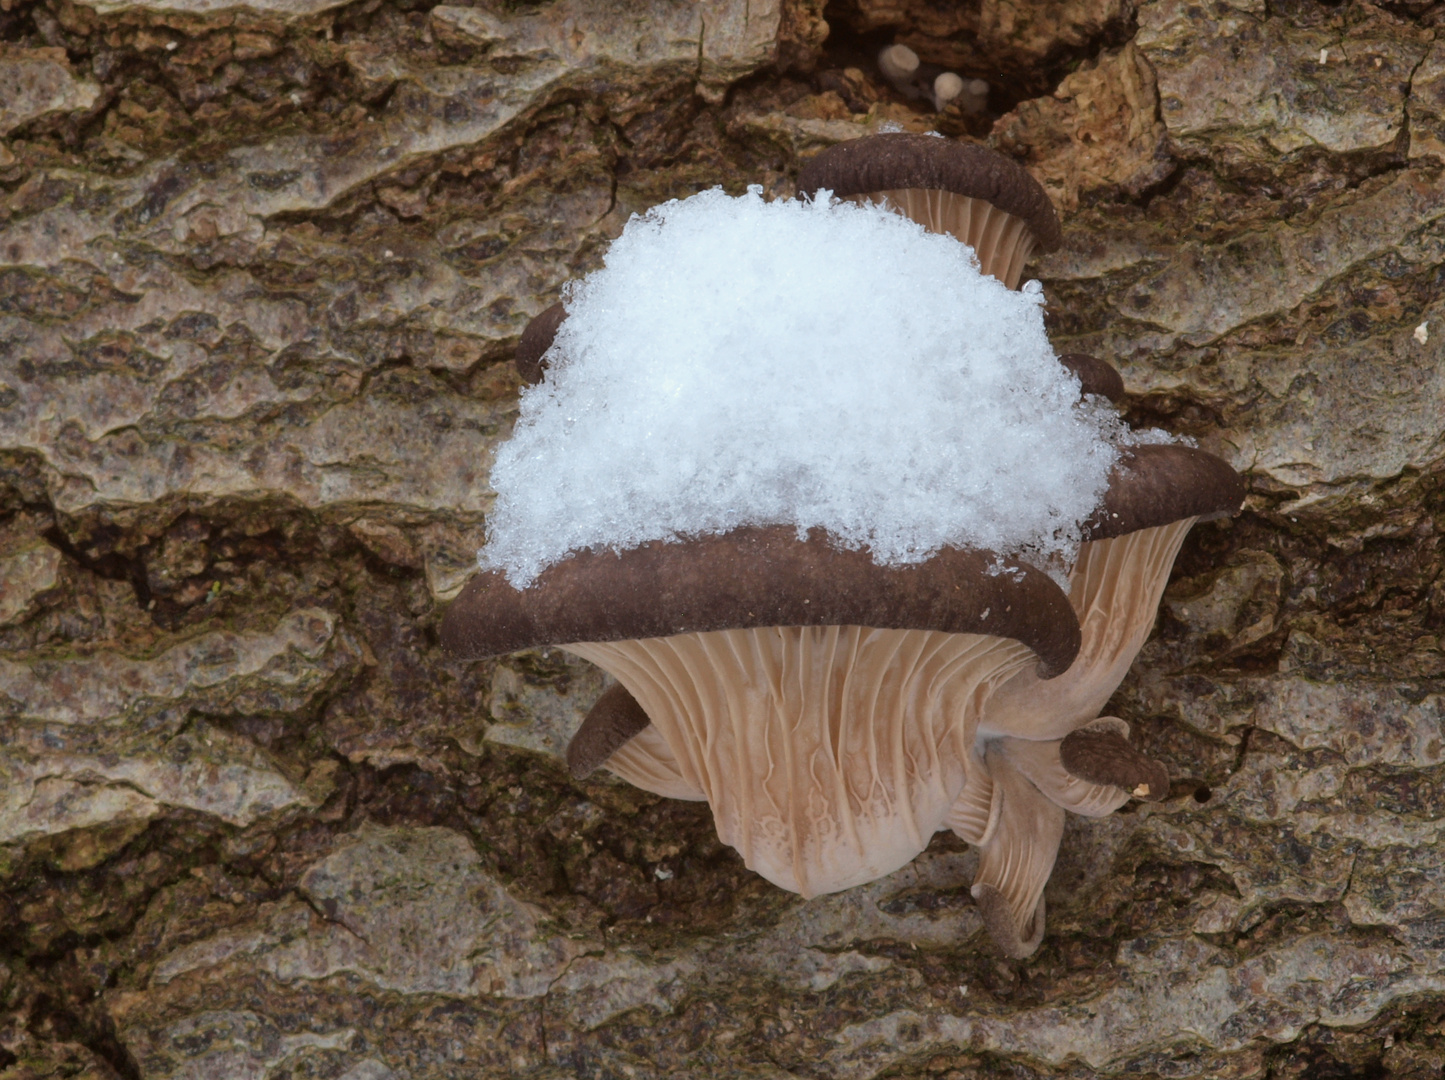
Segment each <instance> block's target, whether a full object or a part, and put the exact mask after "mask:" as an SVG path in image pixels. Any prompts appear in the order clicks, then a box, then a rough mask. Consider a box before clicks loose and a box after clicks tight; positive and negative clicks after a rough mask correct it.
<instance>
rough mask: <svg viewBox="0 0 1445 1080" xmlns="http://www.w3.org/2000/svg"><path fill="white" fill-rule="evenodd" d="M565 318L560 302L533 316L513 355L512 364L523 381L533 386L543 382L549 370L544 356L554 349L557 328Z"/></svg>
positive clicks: (564, 310) (564, 309) (565, 311)
mask: <svg viewBox="0 0 1445 1080" xmlns="http://www.w3.org/2000/svg"><path fill="white" fill-rule="evenodd" d="M565 318H567V309H566V308H564V307H563V306H562V301H560V300H559V301H557V303H555V304H553V305H552V306H551V307H549V308H545V309H544V310H542V311H540V312H538V313H537V314H536V315H533V316H532V321H531V322H529V323H528V324H527V328H526V329H525V330H523V331H522V340H520V341H518V342H517V351H516V352H515V353H513V354H512V363H513V364H514V365H515V366H516V368H517V374H518V375H520V376H522V379H523V381H525V382H527V383H530V384H531V385H533V386H535V385H536V384H537V383H539V382H541V381H542V375H543V373H544V372H546V370H547V365H546V364H545V363H544V362H543V361H542V356H543V355H544V354H545V353H546V351H547V350H548V349H550V348H551V347H552V341H553V339H554V338H556V336H557V328H558V327H560V326H561V325H562V320H563V319H565Z"/></svg>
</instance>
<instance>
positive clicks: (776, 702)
mask: <svg viewBox="0 0 1445 1080" xmlns="http://www.w3.org/2000/svg"><path fill="white" fill-rule="evenodd" d="M1192 524H1193V519H1192V518H1189V519H1184V520H1181V521H1177V522H1174V523H1172V524H1169V525H1164V526H1159V527H1156V528H1149V529H1141V530H1139V531H1137V532H1133V533H1129V534H1127V535H1125V536H1121V537H1116V538H1112V539H1106V540H1097V541H1093V542H1090V543H1087V544H1085V545H1084V547H1083V549H1082V550H1081V552H1080V556H1079V558H1078V560H1077V562H1076V564H1075V566H1074V569H1073V572H1072V573H1071V575H1070V589H1069V598H1070V602H1071V604H1072V605H1073V606H1074V608H1075V610H1076V612H1077V613H1078V615H1079V619H1080V623H1081V624H1082V626H1083V631H1084V633H1083V642H1082V645H1081V648H1080V652H1079V655H1078V658H1077V659H1076V660H1075V661H1074V663H1073V665H1071V666H1070V668H1069V669H1068V670H1067V671H1066V672H1064V673H1063V674H1062V675H1059V676H1057V677H1055V678H1054V679H1050V680H1044V679H1040V678H1039V677H1038V675H1037V672H1036V664H1035V663H1034V656H1033V654H1032V653H1031V652H1030V650H1029V649H1028V648H1026V647H1025V646H1023V645H1021V644H1019V643H1018V642H1016V641H1013V640H1011V639H1008V638H1000V637H993V636H989V635H980V634H949V633H943V632H939V631H928V630H878V629H870V628H865V627H857V626H818V627H763V628H756V629H741V630H726V631H714V632H710V633H697V634H677V635H673V636H670V637H665V638H648V639H640V640H633V641H617V642H606V643H599V642H584V643H576V644H572V645H568V646H566V648H567V649H568V650H569V651H572V652H574V653H576V654H578V655H580V656H582V657H584V658H586V659H588V660H591V661H592V662H594V663H596V664H598V665H599V666H601V667H603V668H604V669H606V670H607V671H609V672H611V673H612V674H613V675H614V676H616V677H617V679H618V680H619V681H620V682H621V683H622V684H623V685H624V686H625V687H626V688H627V690H628V691H629V692H630V693H631V694H632V695H633V696H634V697H635V698H636V699H637V701H638V703H639V704H640V705H641V706H642V708H643V709H644V710H645V711H646V713H647V715H648V717H650V718H651V721H652V722H651V724H650V725H649V726H648V727H647V728H645V729H644V730H643V731H642V732H640V733H639V734H638V735H637V736H635V737H634V738H632V739H631V740H629V741H628V742H627V743H626V744H625V745H623V746H622V747H621V748H620V749H619V750H618V751H617V752H616V753H614V754H613V755H612V756H611V757H610V758H609V759H608V760H607V762H606V767H607V768H608V769H609V770H611V771H612V772H614V773H615V774H617V775H618V776H620V777H622V778H624V779H626V780H628V781H629V782H631V783H633V784H636V785H637V786H638V787H641V788H644V789H645V790H648V791H652V792H655V793H657V794H660V795H664V796H669V797H672V798H682V799H695V800H706V801H707V802H708V803H709V804H710V805H711V807H712V810H713V814H714V818H715V821H716V824H717V830H718V835H719V837H720V838H721V839H722V840H723V841H724V842H725V843H728V844H730V845H732V846H733V847H734V848H736V849H737V850H738V851H739V852H740V853H741V854H742V856H743V859H744V861H745V863H746V864H747V865H748V866H749V867H750V868H751V869H753V870H755V871H756V872H758V873H759V874H761V875H762V876H764V877H766V878H767V879H768V880H769V881H772V882H773V883H774V884H776V885H779V886H780V887H782V888H785V889H789V890H791V891H793V892H798V893H801V894H802V895H804V896H813V895H817V894H820V893H827V892H836V891H839V890H841V889H846V888H849V887H852V886H854V885H858V884H862V883H864V882H867V881H871V880H875V879H876V878H879V877H881V876H883V875H885V874H888V873H891V872H892V871H894V870H896V869H898V868H899V867H901V866H903V865H905V864H907V863H908V862H909V861H910V860H911V859H912V858H913V857H914V856H915V855H917V854H918V853H919V852H920V851H922V850H923V848H924V847H925V846H926V845H927V843H928V841H929V838H930V837H931V836H932V834H933V833H934V832H936V831H938V830H939V829H942V828H952V829H953V830H954V831H955V832H956V833H957V834H958V835H959V836H960V837H962V838H963V839H965V840H967V841H968V842H969V843H971V844H974V845H976V846H978V848H979V849H980V863H979V870H978V874H977V876H976V878H975V895H976V896H978V897H980V905H981V907H982V908H983V909H984V912H985V918H986V921H987V922H988V923H989V929H990V931H991V932H992V933H993V935H994V937H995V938H997V939H999V941H1000V944H1001V945H1002V946H1003V947H1004V949H1005V951H1008V952H1011V953H1012V954H1014V955H1027V954H1028V953H1029V952H1032V951H1033V949H1034V948H1035V947H1036V946H1037V944H1038V940H1039V938H1040V936H1041V934H1042V900H1041V897H1042V893H1043V888H1044V885H1045V883H1046V882H1047V880H1048V877H1049V874H1050V872H1051V870H1052V868H1053V864H1054V859H1055V857H1056V855H1057V851H1058V844H1059V839H1060V837H1061V836H1062V833H1063V814H1064V811H1065V810H1071V811H1073V812H1075V813H1080V814H1084V815H1087V816H1091V817H1101V816H1104V815H1106V814H1108V813H1110V812H1111V811H1113V810H1114V809H1117V808H1118V807H1119V806H1121V805H1122V804H1123V803H1124V802H1126V801H1127V800H1128V798H1129V796H1130V792H1129V791H1127V790H1124V789H1122V788H1119V787H1115V786H1112V785H1109V784H1100V783H1090V782H1088V781H1086V780H1082V779H1079V778H1078V777H1075V776H1072V775H1070V774H1069V773H1068V771H1067V770H1066V769H1065V768H1064V767H1063V764H1062V762H1061V760H1060V756H1059V747H1060V741H1061V740H1062V738H1063V737H1064V736H1065V735H1067V734H1069V733H1070V732H1071V731H1074V730H1077V729H1079V728H1081V727H1084V726H1085V725H1092V726H1096V727H1100V728H1103V729H1109V730H1112V731H1114V732H1117V733H1118V735H1120V736H1122V737H1127V735H1128V726H1127V725H1126V724H1124V722H1123V721H1120V720H1116V719H1113V718H1104V719H1102V720H1096V719H1095V718H1096V717H1097V715H1098V711H1099V710H1100V709H1101V708H1102V707H1103V705H1104V703H1105V702H1106V701H1107V700H1108V698H1109V696H1110V695H1111V694H1112V693H1113V691H1114V689H1115V687H1116V686H1117V685H1118V683H1119V682H1120V681H1121V680H1122V678H1123V676H1124V674H1125V673H1126V672H1127V671H1128V668H1129V664H1130V663H1131V662H1132V660H1133V658H1134V655H1135V654H1136V653H1137V652H1138V650H1139V648H1140V647H1141V646H1142V645H1143V642H1144V640H1145V639H1146V638H1147V637H1148V634H1149V631H1150V628H1151V627H1152V625H1153V621H1154V613H1155V611H1156V610H1157V606H1158V602H1159V598H1160V596H1161V595H1162V593H1163V590H1164V586H1165V584H1166V583H1167V581H1168V577H1169V571H1170V568H1171V566H1172V565H1173V561H1174V558H1175V555H1176V554H1177V552H1178V550H1179V545H1180V544H1181V543H1182V541H1183V538H1184V535H1185V534H1186V533H1187V532H1188V530H1189V527H1190V526H1191V525H1192ZM1158 794H1162V793H1156V797H1157V795H1158ZM979 886H984V887H985V888H983V889H980V888H979ZM989 889H992V890H993V891H994V895H992V896H987V895H984V894H985V893H987V892H988V890H989Z"/></svg>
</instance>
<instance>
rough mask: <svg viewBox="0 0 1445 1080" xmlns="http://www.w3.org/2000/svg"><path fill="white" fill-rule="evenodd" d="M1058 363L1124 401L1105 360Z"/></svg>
mask: <svg viewBox="0 0 1445 1080" xmlns="http://www.w3.org/2000/svg"><path fill="white" fill-rule="evenodd" d="M549 343H550V339H549ZM519 351H520V350H519ZM1059 363H1061V364H1063V365H1064V367H1066V368H1068V369H1069V370H1070V371H1071V372H1073V373H1074V376H1075V377H1076V378H1077V379H1078V380H1079V382H1080V383H1082V384H1083V392H1084V394H1085V395H1088V394H1098V395H1100V396H1101V397H1106V398H1108V399H1109V400H1110V401H1112V402H1113V403H1114V404H1115V405H1117V404H1119V402H1121V401H1123V400H1124V379H1123V378H1122V377H1121V376H1120V374H1119V372H1118V371H1117V370H1115V368H1114V365H1113V364H1111V363H1109V362H1108V361H1107V360H1100V359H1099V358H1098V357H1097V356H1089V355H1087V354H1086V353H1076V352H1071V353H1060V354H1059Z"/></svg>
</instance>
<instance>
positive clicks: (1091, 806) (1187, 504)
mask: <svg viewBox="0 0 1445 1080" xmlns="http://www.w3.org/2000/svg"><path fill="white" fill-rule="evenodd" d="M940 143H941V140H938V139H934V138H930V137H928V136H909V135H886V136H878V137H876V138H874V139H860V140H857V141H856V142H854V143H851V144H849V143H844V144H840V145H838V146H835V147H833V148H832V149H830V150H828V151H825V152H824V153H823V154H820V155H818V157H816V158H814V159H813V160H812V161H811V162H810V163H809V164H808V165H807V166H806V167H805V168H804V170H803V172H802V174H801V175H800V177H799V187H800V189H802V190H804V191H806V192H809V193H812V192H816V191H817V190H818V189H820V188H825V187H826V188H831V189H833V190H834V193H835V194H837V195H840V196H842V195H852V196H853V197H855V198H859V199H868V200H873V201H877V200H879V199H883V200H886V201H887V204H888V205H890V206H891V207H893V208H894V209H895V210H896V211H898V212H899V213H902V214H904V215H905V216H907V217H909V218H911V219H913V220H915V221H917V222H918V223H919V224H921V225H922V226H923V227H924V228H926V229H929V230H931V231H934V232H949V233H951V234H952V235H954V236H955V237H957V238H958V239H960V240H963V241H964V242H965V243H969V244H970V245H971V246H974V247H975V249H976V251H977V253H978V257H979V262H980V265H981V266H982V267H983V268H984V269H985V271H986V272H990V271H991V272H994V273H995V275H996V276H999V277H1000V278H1001V279H1002V280H1004V282H1005V283H1006V284H1008V285H1009V286H1010V288H1014V287H1017V284H1018V278H1019V276H1020V274H1021V272H1022V268H1023V263H1024V262H1025V261H1026V259H1027V257H1028V255H1029V253H1030V252H1031V250H1032V248H1031V246H1030V241H1031V239H1032V238H1033V236H1034V235H1036V234H1037V235H1038V236H1040V237H1048V238H1049V239H1050V241H1052V242H1057V239H1058V237H1059V230H1058V223H1057V218H1056V217H1054V216H1053V215H1052V211H1051V208H1050V209H1048V210H1046V209H1045V208H1044V207H1042V206H1041V205H1040V203H1039V197H1042V196H1043V192H1042V190H1041V189H1039V188H1038V186H1037V184H1036V183H1034V181H1033V179H1032V178H1031V177H1029V176H1028V174H1027V173H1026V172H1024V170H1023V169H1022V168H1019V167H1017V166H1013V165H1012V163H1011V162H1007V161H1006V159H1001V158H996V156H994V157H995V161H994V162H993V163H992V165H991V166H989V167H987V168H978V167H977V166H976V165H975V164H974V161H977V160H979V159H980V158H981V156H982V155H987V153H988V152H987V151H983V150H981V148H977V147H964V146H960V145H958V144H948V146H952V147H956V148H954V149H950V148H948V146H945V145H940ZM965 150H966V151H969V155H968V157H965V156H964V154H963V151H965ZM970 159H973V160H970ZM1006 166H1011V168H1009V167H1006ZM989 185H993V186H992V187H990V186H989ZM898 189H902V190H898ZM989 191H1002V192H1007V196H1006V197H1005V198H999V197H998V196H995V199H996V200H997V202H999V203H1001V204H1003V205H1004V206H1005V207H1006V208H1007V209H1008V210H1009V211H1011V212H1012V215H1013V216H1014V218H1015V220H1014V221H1010V222H1008V223H1007V224H1006V225H1004V226H1003V227H999V225H998V219H997V218H996V217H994V216H993V215H994V214H996V213H997V211H998V206H996V205H993V204H990V208H989V210H988V211H985V212H984V214H983V215H982V221H980V214H979V213H978V212H977V210H976V209H975V207H974V205H972V203H973V200H974V199H976V198H977V197H978V194H979V193H984V194H985V196H986V195H987V193H988V192H989ZM1044 201H1046V198H1045V200H1044ZM1025 215H1027V222H1028V223H1027V225H1026V226H1025V225H1021V224H1019V222H1022V221H1023V220H1024V216H1025ZM999 267H1005V268H1006V269H1004V270H1003V271H1002V272H1000V271H999V270H998V268H999ZM1059 362H1060V363H1061V364H1062V365H1063V366H1065V367H1066V368H1068V369H1069V370H1070V371H1071V372H1072V373H1073V374H1074V375H1075V376H1076V377H1077V378H1078V379H1079V381H1080V385H1081V391H1082V393H1083V394H1084V395H1086V396H1087V395H1090V394H1097V395H1099V396H1101V397H1104V398H1107V399H1108V400H1109V401H1111V402H1115V403H1118V402H1119V401H1120V400H1121V399H1122V398H1123V395H1124V383H1123V380H1122V379H1121V378H1120V377H1119V373H1118V372H1117V371H1116V370H1115V369H1114V368H1113V366H1112V365H1110V364H1108V363H1107V362H1106V361H1103V360H1100V359H1097V358H1095V357H1092V356H1087V355H1084V354H1081V353H1065V354H1062V355H1061V356H1060V357H1059ZM1243 500H1244V488H1243V484H1242V481H1241V480H1240V478H1239V476H1238V474H1236V473H1235V472H1234V470H1233V469H1231V468H1230V467H1229V466H1228V465H1227V464H1226V463H1225V462H1223V461H1221V460H1219V459H1218V458H1216V457H1214V456H1212V455H1210V454H1207V453H1204V452H1202V451H1199V450H1195V449H1192V448H1190V447H1184V446H1176V445H1152V446H1151V445H1146V446H1139V447H1136V448H1134V449H1133V450H1131V451H1130V452H1129V453H1128V454H1127V456H1126V457H1125V458H1124V460H1123V461H1121V463H1120V465H1119V467H1118V469H1117V470H1116V473H1115V476H1114V477H1113V478H1112V482H1111V483H1110V486H1109V491H1108V494H1107V495H1106V496H1105V500H1104V505H1103V507H1102V508H1101V509H1100V511H1099V513H1098V514H1096V515H1095V517H1094V518H1093V519H1092V520H1091V521H1090V522H1088V523H1086V526H1085V535H1086V537H1087V542H1086V543H1085V544H1084V545H1083V546H1082V547H1081V549H1080V551H1079V555H1078V558H1077V560H1076V561H1075V563H1074V565H1073V567H1072V568H1071V569H1070V574H1069V596H1070V601H1071V602H1072V603H1073V606H1074V609H1075V613H1076V614H1077V615H1078V618H1079V622H1080V627H1081V632H1082V635H1083V644H1082V645H1081V647H1080V653H1079V656H1078V657H1077V658H1076V659H1075V661H1074V663H1073V664H1072V665H1071V666H1070V668H1069V670H1068V671H1067V672H1065V673H1064V674H1063V675H1062V676H1059V677H1057V678H1053V679H1049V680H1042V679H1039V678H1038V677H1037V676H1036V675H1033V674H1031V673H1029V672H1020V673H1019V675H1016V676H1014V678H1013V679H1011V680H1010V681H1009V682H1008V683H1006V684H1005V685H1004V686H1002V687H1001V688H1000V689H999V690H998V691H997V692H996V693H995V694H993V695H992V696H991V697H990V700H989V701H988V703H987V704H986V705H985V706H984V709H983V713H982V721H981V723H980V725H979V728H978V729H977V733H976V738H977V743H978V746H977V752H976V753H975V754H974V755H973V756H972V757H971V758H970V762H969V764H970V767H969V769H968V775H969V780H968V783H967V784H966V785H965V789H964V791H963V792H962V793H961V794H960V796H959V800H958V802H957V803H956V805H955V807H954V808H953V809H952V810H951V812H950V818H949V824H950V826H951V827H952V828H953V830H954V831H955V833H957V834H958V835H959V836H961V837H962V838H963V839H965V840H967V841H968V842H970V843H972V844H974V845H975V846H977V847H979V848H980V865H979V870H978V874H977V876H976V877H975V882H974V886H973V895H974V898H975V900H976V901H977V902H978V903H979V906H980V908H981V909H982V910H983V913H984V918H985V923H986V925H987V926H988V929H989V932H990V934H991V935H992V936H993V938H994V939H995V941H996V942H997V943H998V944H999V946H1000V948H1001V949H1003V951H1004V952H1006V953H1008V954H1009V955H1011V956H1015V957H1022V956H1027V955H1029V954H1030V953H1032V952H1033V951H1034V949H1036V948H1037V947H1038V944H1039V942H1040V941H1041V940H1042V935H1043V928H1044V910H1043V888H1044V885H1045V883H1046V882H1047V881H1048V877H1049V874H1050V872H1051V871H1052V869H1053V864H1054V860H1055V858H1056V856H1057V851H1058V842H1059V839H1060V838H1061V837H1062V835H1063V821H1064V817H1063V815H1064V811H1065V810H1071V811H1073V812H1075V813H1080V814H1084V815H1087V816H1092V817H1102V816H1104V815H1106V814H1108V813H1111V812H1112V811H1113V810H1116V809H1118V807H1120V806H1122V805H1123V804H1124V803H1125V802H1127V801H1128V800H1129V798H1131V797H1134V798H1141V799H1150V800H1157V799H1161V798H1163V797H1164V795H1165V794H1166V792H1167V789H1168V773H1167V771H1166V770H1165V769H1164V767H1163V765H1161V764H1160V763H1158V762H1154V761H1150V760H1149V759H1148V758H1146V757H1145V756H1144V755H1142V754H1140V753H1139V752H1138V751H1137V750H1134V749H1133V748H1132V747H1131V746H1130V745H1129V742H1128V735H1129V727H1128V725H1127V724H1126V723H1125V722H1124V721H1122V720H1119V719H1117V718H1114V717H1103V718H1100V717H1099V712H1100V710H1101V709H1102V708H1103V707H1104V705H1105V704H1106V703H1107V701H1108V699H1109V697H1110V696H1111V695H1112V694H1113V692H1114V690H1115V689H1117V687H1118V685H1119V683H1120V682H1121V681H1122V680H1123V678H1124V675H1125V674H1126V673H1127V672H1128V669H1129V666H1130V664H1132V663H1133V660H1134V657H1135V656H1136V655H1137V654H1138V652H1139V650H1140V648H1142V647H1143V644H1144V641H1145V639H1146V638H1147V637H1148V635H1149V631H1150V630H1151V629H1152V627H1153V625H1154V618H1155V613H1156V612H1157V610H1158V605H1159V599H1160V597H1161V595H1162V594H1163V591H1164V587H1165V585H1167V584H1168V578H1169V571H1170V569H1171V568H1172V567H1173V564H1174V558H1175V556H1176V555H1177V554H1178V552H1179V547H1180V545H1181V544H1182V543H1183V541H1184V537H1185V534H1187V533H1188V531H1189V529H1190V528H1191V527H1192V526H1193V524H1194V522H1195V521H1196V520H1198V519H1199V518H1201V517H1214V516H1221V515H1224V514H1231V513H1234V512H1236V511H1237V510H1238V509H1239V507H1240V505H1241V504H1242V502H1243Z"/></svg>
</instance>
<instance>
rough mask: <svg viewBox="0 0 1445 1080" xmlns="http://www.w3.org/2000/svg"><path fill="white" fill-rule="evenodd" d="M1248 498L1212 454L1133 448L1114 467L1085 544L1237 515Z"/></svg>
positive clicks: (1240, 481)
mask: <svg viewBox="0 0 1445 1080" xmlns="http://www.w3.org/2000/svg"><path fill="white" fill-rule="evenodd" d="M1244 496H1245V490H1244V478H1243V477H1242V476H1240V475H1239V473H1237V472H1235V471H1234V470H1233V469H1232V468H1230V467H1229V464H1228V463H1227V462H1224V461H1221V460H1220V459H1219V458H1217V457H1215V456H1214V455H1213V454H1209V453H1206V452H1205V451H1203V450H1196V449H1195V448H1194V447H1192V446H1180V445H1178V444H1177V443H1163V444H1145V445H1143V446H1132V447H1129V448H1128V449H1127V450H1125V451H1124V453H1123V454H1122V456H1121V457H1120V459H1119V463H1118V464H1117V465H1116V466H1114V471H1113V473H1112V474H1111V475H1110V477H1109V490H1108V491H1107V492H1105V494H1104V500H1103V503H1102V504H1101V505H1100V507H1099V509H1098V510H1096V511H1095V512H1094V513H1093V515H1092V516H1091V517H1090V518H1089V520H1088V521H1086V522H1085V523H1084V539H1086V540H1106V539H1108V538H1109V537H1113V536H1123V535H1125V534H1126V533H1131V532H1137V531H1138V530H1140V529H1151V528H1154V527H1155V526H1158V525H1168V524H1171V523H1172V522H1175V521H1182V520H1183V519H1184V518H1207V517H1215V516H1218V515H1221V514H1233V513H1235V512H1237V511H1238V510H1239V508H1240V507H1241V506H1243V505H1244Z"/></svg>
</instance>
